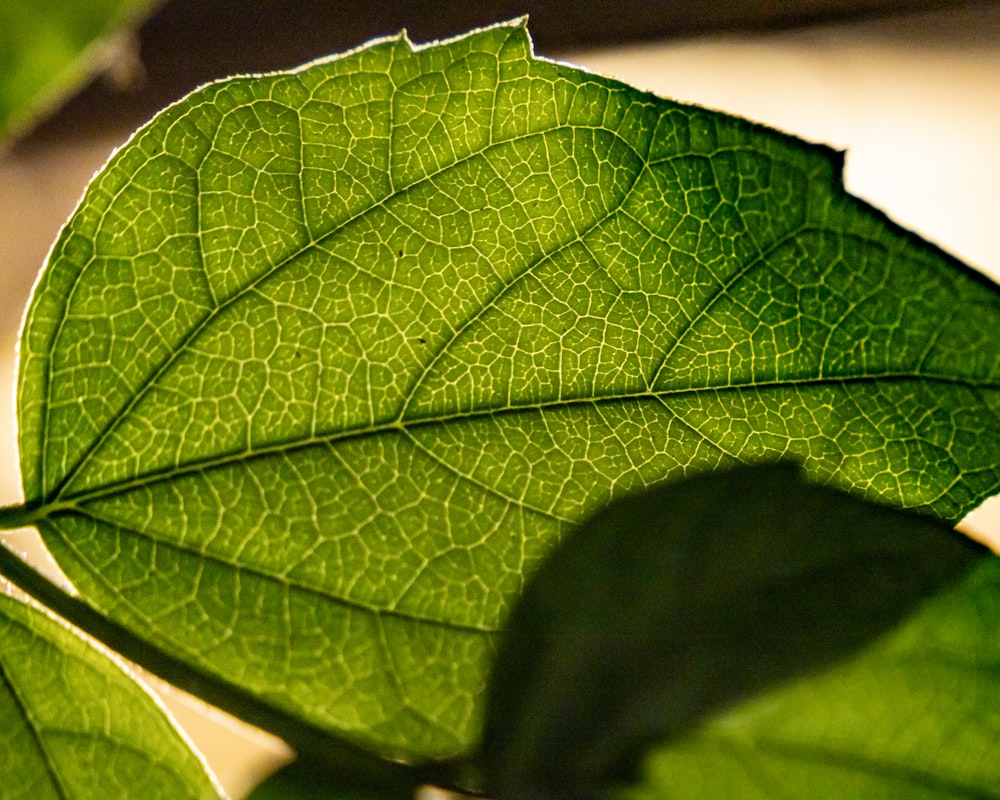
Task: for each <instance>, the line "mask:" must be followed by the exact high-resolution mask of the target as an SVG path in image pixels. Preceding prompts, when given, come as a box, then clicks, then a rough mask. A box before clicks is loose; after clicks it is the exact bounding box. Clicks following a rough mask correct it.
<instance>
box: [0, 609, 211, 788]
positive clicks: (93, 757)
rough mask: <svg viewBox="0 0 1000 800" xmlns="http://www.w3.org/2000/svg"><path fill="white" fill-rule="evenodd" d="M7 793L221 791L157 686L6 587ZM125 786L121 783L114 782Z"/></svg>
mask: <svg viewBox="0 0 1000 800" xmlns="http://www.w3.org/2000/svg"><path fill="white" fill-rule="evenodd" d="M0 631H2V637H0V638H2V641H3V651H2V653H0V718H2V720H3V725H2V728H3V739H4V747H3V749H2V755H0V768H2V773H3V776H4V797H9V798H88V797H93V798H98V797H107V796H109V795H112V796H126V795H130V794H133V793H134V791H135V789H136V787H137V786H141V787H142V790H143V791H144V792H147V793H148V794H149V796H164V797H191V798H218V797H220V796H222V795H221V790H220V789H219V788H218V787H217V785H216V784H215V783H214V781H213V779H212V778H210V777H209V775H208V774H207V773H206V770H205V766H204V764H203V763H202V762H201V761H200V759H199V757H198V756H196V755H195V754H194V753H193V751H192V750H191V748H190V744H189V743H188V742H187V741H186V740H185V739H183V738H182V736H181V735H180V734H179V733H178V731H177V729H176V728H175V727H174V726H173V723H172V722H170V721H169V720H168V718H167V715H166V713H165V712H164V710H163V709H162V708H161V707H160V706H159V705H158V704H157V702H156V701H155V700H154V699H153V698H152V696H151V695H150V694H149V692H148V691H147V690H145V689H143V688H141V687H140V686H139V685H138V684H137V683H136V682H135V680H134V679H133V678H132V676H130V675H128V674H127V673H126V672H125V670H124V669H122V667H121V666H120V665H119V664H117V663H115V662H112V661H111V660H110V659H109V658H108V657H107V656H106V655H105V654H104V653H102V652H100V651H99V650H97V649H96V648H94V647H93V646H91V645H90V644H89V643H88V642H86V641H85V640H83V638H82V637H80V636H79V635H78V634H76V633H74V632H72V631H71V630H70V629H69V628H67V627H66V626H64V625H63V624H60V623H59V622H57V621H55V620H53V619H52V618H50V617H48V616H47V615H45V614H43V613H42V612H41V611H38V610H37V609H34V608H32V607H30V606H28V605H26V604H24V603H21V602H20V601H17V600H14V599H13V598H11V597H9V596H8V595H2V594H0ZM116 786H117V787H118V788H117V789H116V788H115V787H116Z"/></svg>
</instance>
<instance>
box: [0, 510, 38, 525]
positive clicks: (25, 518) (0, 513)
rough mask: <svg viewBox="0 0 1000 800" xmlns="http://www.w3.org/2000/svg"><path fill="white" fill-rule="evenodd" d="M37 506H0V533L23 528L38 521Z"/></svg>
mask: <svg viewBox="0 0 1000 800" xmlns="http://www.w3.org/2000/svg"><path fill="white" fill-rule="evenodd" d="M38 511H39V509H38V506H36V505H32V504H27V503H26V504H24V505H18V506H0V531H12V530H14V529H15V528H25V527H27V526H28V525H33V524H34V523H35V522H37V521H38Z"/></svg>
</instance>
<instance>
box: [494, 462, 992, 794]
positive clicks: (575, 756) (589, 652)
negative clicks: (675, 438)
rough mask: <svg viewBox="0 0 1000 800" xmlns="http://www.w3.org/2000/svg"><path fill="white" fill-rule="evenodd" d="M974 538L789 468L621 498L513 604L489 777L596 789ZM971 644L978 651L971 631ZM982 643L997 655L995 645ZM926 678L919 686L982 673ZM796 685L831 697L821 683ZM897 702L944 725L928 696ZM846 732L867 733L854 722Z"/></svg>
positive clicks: (890, 619) (867, 692)
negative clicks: (915, 702) (914, 702)
mask: <svg viewBox="0 0 1000 800" xmlns="http://www.w3.org/2000/svg"><path fill="white" fill-rule="evenodd" d="M983 553H984V550H983V548H982V547H980V546H979V545H976V544H974V543H973V542H971V541H970V540H968V539H965V538H964V537H962V536H961V535H960V534H957V533H955V532H954V531H952V530H951V529H949V528H948V527H947V526H946V525H942V524H941V523H938V522H936V521H934V520H932V519H930V518H928V517H925V516H921V515H915V514H911V513H905V512H901V511H896V510H893V509H888V508H883V507H879V506H874V505H869V504H866V503H864V502H862V501H859V500H857V499H855V498H853V497H850V496H848V495H844V494H841V493H838V492H833V491H831V490H829V489H826V488H822V487H817V486H812V485H809V484H806V483H802V482H800V481H799V480H797V474H796V472H795V470H794V469H793V468H788V467H782V466H768V467H758V468H755V469H743V470H740V471H735V472H721V473H715V474H712V475H704V476H700V477H696V478H692V479H690V480H688V481H686V482H681V483H678V484H672V485H668V486H663V487H659V488H657V489H654V490H651V491H650V492H648V493H645V494H641V495H638V496H636V497H633V498H629V499H627V500H624V501H621V502H619V503H618V504H616V505H614V506H612V507H611V508H609V509H607V510H606V511H605V512H603V513H601V514H599V515H598V516H597V517H595V518H594V519H593V520H591V521H590V522H588V523H586V524H585V525H584V526H583V527H582V528H581V530H580V531H579V532H577V533H575V534H573V536H571V537H570V538H569V539H568V541H567V542H566V543H565V544H563V545H562V546H561V547H560V548H559V549H558V550H557V551H556V552H555V553H554V555H553V557H552V558H551V559H550V560H549V561H548V562H547V563H546V564H545V565H544V566H543V567H542V568H541V569H540V570H539V572H538V573H537V575H536V577H535V579H534V580H533V581H532V582H531V583H529V585H528V587H527V589H526V590H525V592H524V595H523V596H522V598H521V601H520V603H519V604H518V605H517V606H516V607H515V609H514V612H513V614H512V616H511V619H510V624H509V627H508V629H507V633H506V636H505V639H504V643H503V646H502V647H501V650H500V653H499V656H498V658H497V662H496V665H495V671H494V676H493V679H492V682H491V685H490V693H489V706H488V712H487V718H486V730H485V734H484V744H483V751H484V754H485V759H486V762H487V766H488V775H487V785H488V786H490V787H491V788H492V789H494V790H497V791H498V794H499V796H500V797H501V798H536V797H537V798H568V797H572V798H582V797H588V796H597V795H598V794H600V793H602V792H601V790H602V789H604V790H606V789H607V787H608V785H609V783H610V782H612V781H613V780H621V779H622V778H623V777H624V776H627V775H629V774H631V773H632V771H633V770H634V768H635V766H636V763H637V758H638V756H639V755H640V754H641V753H642V751H643V750H644V749H645V748H646V747H648V746H649V745H650V744H651V743H653V742H656V741H658V740H664V739H667V740H671V741H673V740H676V739H678V738H680V737H683V736H684V735H685V734H687V733H688V732H690V731H691V729H692V728H693V727H695V726H696V725H698V724H700V723H703V722H705V721H706V720H712V719H716V718H718V717H719V716H720V715H725V713H726V711H727V710H728V709H729V708H730V707H732V706H733V705H735V704H737V703H739V702H740V701H743V700H745V699H746V698H748V697H753V696H755V695H758V694H760V693H761V692H763V691H765V690H768V689H771V688H773V687H774V686H777V685H779V684H782V683H784V682H787V681H788V680H789V679H792V678H796V677H800V676H804V675H808V674H810V673H813V672H815V671H817V670H822V669H824V668H826V667H829V666H830V665H831V664H834V663H836V662H837V661H838V660H841V659H843V658H845V657H846V656H848V655H850V654H852V653H854V652H855V651H857V650H858V649H859V648H860V647H862V646H864V645H865V644H868V643H870V642H871V641H872V640H873V639H874V638H875V637H877V636H879V635H880V634H883V633H885V632H886V631H888V630H890V629H892V628H893V627H895V626H896V625H898V623H899V622H900V621H901V620H902V619H903V618H905V617H906V616H907V614H908V613H910V612H911V611H912V610H913V608H914V607H915V606H917V604H918V603H920V601H922V600H925V599H926V598H927V597H928V596H930V595H932V594H933V593H934V592H935V591H937V590H939V589H940V588H941V587H942V586H943V585H946V584H948V583H953V582H955V581H956V580H957V578H958V577H960V576H961V575H963V574H964V573H965V572H966V571H968V569H969V568H970V567H971V566H972V565H974V564H976V563H979V562H980V561H982V560H983ZM987 558H988V559H989V560H990V561H993V560H994V558H993V557H992V556H987ZM947 623H948V620H947V619H941V620H939V621H937V625H939V626H940V625H946V624H947ZM923 624H924V625H925V627H929V624H930V623H929V622H928V621H926V620H925V621H924V623H923ZM968 644H969V646H970V647H971V648H972V650H971V651H970V652H978V651H977V650H976V649H975V648H976V647H977V645H980V644H981V643H980V642H979V641H978V640H971V641H969V642H968ZM990 657H992V658H993V659H997V658H998V657H1000V652H998V651H997V648H996V647H994V648H993V652H992V653H991V654H990ZM882 677H883V676H882V675H878V677H877V678H876V677H873V678H872V680H871V681H864V680H856V681H855V683H854V685H853V686H852V687H851V690H852V691H853V693H854V694H853V696H851V695H849V696H848V697H846V698H844V697H838V698H837V699H838V700H841V701H843V700H852V701H853V702H854V703H855V704H857V705H861V704H863V703H864V702H867V700H866V699H867V698H870V697H871V696H872V695H873V694H874V693H876V692H878V691H880V690H881V689H882V688H883V686H882V684H881V683H880V679H881V678H882ZM926 677H927V678H929V679H931V680H930V681H929V686H928V687H927V688H928V689H930V687H931V686H935V688H939V689H941V688H944V689H947V688H949V687H950V688H951V689H953V690H955V691H956V692H961V691H963V690H970V689H971V690H974V689H975V687H976V685H977V684H976V683H975V682H974V681H972V682H970V681H969V680H968V679H966V680H964V681H958V682H955V683H953V684H949V683H943V684H935V682H934V680H933V678H932V673H927V675H926ZM934 677H935V678H936V677H937V676H934ZM964 677H966V678H968V676H964ZM819 685H820V686H822V685H823V684H822V682H820V683H819ZM918 685H919V684H918ZM806 691H811V692H812V694H810V695H809V697H810V700H811V702H812V703H813V704H815V703H817V702H823V699H824V698H823V697H822V694H821V691H820V690H818V689H817V687H815V686H810V688H808V689H806ZM939 702H940V700H939ZM948 705H950V704H948ZM804 706H806V707H808V706H809V703H805V704H804ZM786 711H787V712H788V713H789V715H790V716H793V717H794V716H795V715H796V714H797V713H799V712H798V711H796V707H795V706H794V705H793V704H788V705H787V707H786ZM896 711H897V712H898V713H899V714H900V715H903V716H910V717H911V718H913V717H915V720H914V721H915V722H920V721H923V722H924V723H925V725H926V726H929V727H930V730H929V731H928V733H935V734H940V731H938V730H936V729H935V728H934V727H933V726H934V723H936V722H937V721H938V718H939V715H938V712H936V711H935V710H933V709H927V708H925V706H924V705H922V704H921V705H919V706H917V707H916V708H914V707H912V706H909V707H908V706H906V705H905V704H903V705H901V707H900V708H899V709H896ZM925 712H926V713H925ZM807 713H808V712H807ZM921 714H925V716H926V720H922V717H921ZM945 716H946V717H948V716H949V715H947V714H946V715H945ZM992 716H993V717H994V718H995V717H996V715H995V714H993V715H992ZM771 719H772V720H773V719H774V717H772V718H771ZM831 719H832V720H835V719H836V716H835V715H831ZM956 722H957V718H952V722H951V723H949V725H951V724H954V723H956ZM996 723H997V720H996V719H994V724H993V725H992V726H991V728H990V732H992V733H994V734H995V733H997V732H998V729H997V724H996ZM719 724H720V726H722V727H723V728H724V727H725V726H724V724H723V723H719ZM834 724H835V722H834ZM767 732H768V731H767V729H766V728H765V729H764V733H765V734H766V733H767ZM826 732H827V733H830V732H831V730H830V729H829V728H828V729H827V731H826ZM852 733H853V734H854V735H857V736H858V737H859V739H858V744H859V746H860V745H861V742H862V741H863V740H864V739H863V738H862V732H861V730H860V729H858V728H854V729H853V730H852ZM864 746H865V747H868V745H864ZM949 746H950V745H949ZM865 752H867V753H868V754H869V757H871V758H872V759H874V760H877V759H878V758H879V752H878V750H877V748H876V749H874V750H870V749H869V750H865ZM712 755H714V753H712ZM691 768H692V769H699V768H700V767H699V766H698V765H697V763H696V762H695V761H692V767H691ZM994 772H995V773H996V774H1000V772H998V771H994ZM662 773H663V774H664V775H673V771H672V769H670V770H666V769H665V770H662ZM714 777H715V778H716V779H718V777H719V776H718V774H715V775H714ZM662 785H663V786H664V787H670V788H671V790H673V789H674V788H676V789H677V791H678V795H677V796H681V797H743V796H744V795H742V794H739V793H738V792H735V787H733V789H734V791H730V790H729V787H728V785H727V784H725V783H718V784H713V786H714V787H715V788H717V789H718V790H719V791H716V792H712V791H700V790H699V791H690V789H689V787H688V786H687V785H686V784H684V783H683V781H678V780H675V779H674V778H672V777H670V778H669V779H668V778H665V779H664V782H663V784H662ZM805 785H806V784H802V786H800V787H799V788H800V789H801V788H804V786H805ZM699 788H700V787H699ZM723 789H726V790H725V791H723ZM654 794H655V792H654ZM877 795H878V796H885V797H888V796H892V797H896V796H898V795H896V794H893V793H892V792H878V793H877ZM664 796H670V795H669V794H667V795H664ZM773 796H784V795H780V794H778V795H773ZM795 796H798V795H795ZM841 796H842V797H870V796H875V794H866V793H864V792H862V793H852V792H847V793H846V794H842V795H841Z"/></svg>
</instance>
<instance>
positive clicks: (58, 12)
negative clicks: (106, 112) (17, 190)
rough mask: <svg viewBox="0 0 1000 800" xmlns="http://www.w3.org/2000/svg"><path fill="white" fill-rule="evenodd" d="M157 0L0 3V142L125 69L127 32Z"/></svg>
mask: <svg viewBox="0 0 1000 800" xmlns="http://www.w3.org/2000/svg"><path fill="white" fill-rule="evenodd" d="M155 4H156V2H155V0H47V1H46V2H45V3H44V5H43V6H41V7H40V4H39V3H37V2H34V1H33V0H5V2H3V3H0V75H2V76H3V80H0V143H2V141H3V140H6V139H8V138H10V137H12V136H14V135H16V134H18V133H20V132H22V131H23V130H25V129H26V128H27V127H29V126H30V125H31V124H32V123H33V122H34V121H35V120H36V119H37V118H38V117H39V116H41V115H42V114H44V113H45V112H46V111H47V110H48V109H49V108H51V107H52V106H54V105H56V104H57V103H58V102H59V101H60V100H61V99H62V98H63V97H65V96H66V95H68V94H69V93H70V92H72V91H73V90H74V89H78V88H80V87H81V86H82V85H83V84H84V83H85V82H86V80H87V79H88V78H90V77H92V76H93V75H95V74H97V73H99V72H102V71H107V72H109V73H110V74H112V75H114V74H115V72H116V69H118V68H119V67H120V68H122V69H127V63H128V60H129V56H128V47H127V44H126V43H127V41H128V39H127V38H125V37H127V32H128V31H129V30H130V29H131V28H133V27H134V26H136V25H137V24H138V23H139V22H140V21H141V20H142V19H143V18H144V16H145V15H146V14H147V13H148V12H149V11H151V10H152V8H153V7H154V5H155Z"/></svg>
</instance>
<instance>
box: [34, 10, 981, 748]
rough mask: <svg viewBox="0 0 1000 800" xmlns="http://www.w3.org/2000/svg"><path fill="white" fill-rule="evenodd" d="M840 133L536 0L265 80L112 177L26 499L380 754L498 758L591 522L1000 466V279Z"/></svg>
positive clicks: (936, 505)
mask: <svg viewBox="0 0 1000 800" xmlns="http://www.w3.org/2000/svg"><path fill="white" fill-rule="evenodd" d="M840 164H841V159H840V157H839V156H838V155H836V154H834V153H832V152H831V151H829V150H827V149H825V148H822V147H816V146H810V145H805V144H803V143H802V142H799V141H797V140H795V139H792V138H790V137H787V136H785V135H782V134H779V133H776V132H774V131H770V130H767V129H764V128H761V127H758V126H755V125H753V124H750V123H747V122H745V121H742V120H738V119H733V118H730V117H727V116H725V115H722V114H718V113H714V112H708V111H704V110H701V109H697V108H692V107H688V106H683V105H678V104H676V103H672V102H670V101H667V100H662V99H659V98H656V97H653V96H651V95H648V94H645V93H642V92H639V91H636V90H634V89H631V88H629V87H626V86H623V85H621V84H619V83H616V82H614V81H611V80H608V79H605V78H600V77H597V76H593V75H589V74H587V73H585V72H581V71H578V70H575V69H573V68H570V67H567V66H563V65H558V64H555V63H551V62H548V61H544V60H540V59H536V58H534V57H533V56H532V54H531V52H530V43H529V40H528V37H527V33H526V31H525V30H524V28H523V26H522V24H521V23H512V24H506V25H500V26H497V27H493V28H489V29H486V30H483V31H478V32H475V33H473V34H470V35H468V36H465V37H462V38H459V39H456V40H454V41H451V42H448V43H445V44H441V45H436V46H433V47H425V48H414V47H413V46H412V45H411V44H410V43H409V42H408V41H407V40H406V39H405V38H404V37H402V36H400V37H394V38H390V39H385V40H381V41H377V42H374V43H372V44H369V45H367V46H365V47H363V48H361V49H360V50H357V51H354V52H353V53H349V54H347V55H345V56H341V57H336V58H331V59H327V60H323V61H320V62H317V63H315V64H313V65H310V66H308V67H305V68H302V69H300V70H296V71H293V72H290V73H279V74H274V75H270V76H264V77H252V78H234V79H231V80H227V81H224V82H220V83H217V84H214V85H211V86H208V87H206V88H203V89H202V90H200V91H198V92H196V93H195V94H193V95H191V96H190V97H188V98H186V99H184V100H183V101H181V102H179V103H177V104H176V105H174V106H172V107H170V108H169V109H167V110H166V111H164V112H163V113H162V114H161V115H160V116H158V117H157V118H156V119H154V120H153V121H152V122H151V123H150V124H149V125H148V126H147V127H146V128H144V129H143V130H141V131H140V132H139V133H137V134H136V135H135V137H134V138H133V139H132V140H131V141H130V142H129V143H128V144H127V145H126V146H125V147H123V148H122V149H121V150H120V151H119V152H118V153H117V154H116V155H115V157H114V158H113V159H112V160H111V162H109V164H108V165H107V167H106V168H105V169H104V170H103V172H102V173H101V174H100V175H99V176H98V177H97V178H96V179H95V180H94V182H93V184H92V185H91V186H90V188H89V189H88V191H87V194H86V196H85V198H84V200H83V201H82V204H81V206H80V208H79V209H78V210H77V212H76V213H75V214H74V216H73V217H72V219H71V220H70V221H69V223H68V224H67V226H66V228H65V230H64V231H63V232H62V234H61V236H60V238H59V240H58V242H57V243H56V245H55V247H54V250H53V253H52V255H51V257H50V260H49V263H48V265H47V268H46V270H45V274H44V275H43V277H42V278H41V280H40V282H39V284H38V286H37V288H36V291H35V294H34V296H33V298H32V301H31V304H30V307H29V309H28V312H27V318H26V322H25V327H24V332H23V337H22V342H21V351H20V353H21V362H20V374H19V390H18V391H19V396H18V421H19V437H20V449H21V468H22V477H23V483H24V488H25V494H26V500H27V502H28V504H29V505H30V507H31V508H32V509H33V513H34V516H35V519H36V521H37V524H38V527H39V529H40V531H41V533H42V535H43V537H44V539H45V541H46V544H47V545H48V547H49V548H50V549H51V550H52V552H53V553H54V555H55V557H56V559H57V560H58V561H59V563H60V565H61V566H62V568H63V569H64V570H65V571H66V573H67V574H68V575H69V577H70V578H71V580H72V581H73V582H74V583H75V584H76V585H77V587H78V588H79V590H80V591H81V593H82V594H83V595H84V596H85V597H86V598H88V599H89V601H90V602H92V603H94V604H95V605H96V606H97V607H98V608H99V609H101V610H103V611H104V612H105V613H107V614H108V615H110V616H111V617H112V618H113V619H115V620H117V621H119V622H121V623H122V624H124V625H126V626H129V627H131V628H132V629H133V630H135V631H136V632H137V633H138V634H140V635H143V636H146V637H148V638H149V639H150V640H151V641H152V642H154V643H155V644H157V645H158V646H159V647H161V648H163V649H165V650H167V651H169V652H170V653H172V654H174V655H177V656H179V657H182V658H186V659H188V660H189V661H190V663H191V664H192V665H193V667H195V668H197V669H199V670H202V671H208V672H210V673H212V674H213V675H215V676H217V677H219V678H221V679H224V680H228V681H231V682H233V683H234V684H236V685H238V686H240V687H243V688H244V689H246V690H248V691H251V692H254V693H256V694H257V695H258V696H260V697H261V698H263V699H264V700H265V701H266V702H268V703H270V704H272V705H273V706H275V707H277V708H281V709H285V710H286V711H288V712H289V713H292V714H296V715H300V716H301V717H302V718H304V719H306V720H308V721H309V722H310V723H312V724H315V725H318V726H322V727H325V728H327V729H329V730H334V731H340V732H342V733H343V734H345V735H347V736H349V737H350V738H351V739H352V740H354V741H357V742H362V743H367V745H368V746H371V747H374V748H377V749H379V750H381V751H383V752H387V753H395V754H400V755H408V756H410V757H419V756H428V757H431V756H433V757H444V756H449V755H452V754H456V753H461V752H463V751H467V750H468V749H469V748H470V746H471V744H472V742H473V741H474V740H475V737H476V733H477V730H478V728H479V725H480V717H481V697H482V692H483V686H484V682H485V675H486V672H487V670H488V667H489V664H490V661H491V658H492V655H493V651H494V645H495V638H496V632H497V631H498V630H499V629H500V628H501V626H502V624H503V620H504V617H505V614H506V611H507V608H508V606H509V604H510V602H511V600H512V598H513V597H515V596H516V595H517V593H518V592H519V591H520V589H521V587H522V585H523V582H524V580H525V576H526V574H528V573H530V571H531V570H532V569H533V567H534V565H535V564H537V562H538V560H539V559H540V558H541V557H542V556H543V555H544V554H545V553H546V552H548V550H549V549H550V547H551V546H552V545H553V544H554V543H555V542H556V541H557V540H558V539H559V538H560V536H561V535H562V534H563V533H564V532H565V531H567V530H568V529H569V528H570V527H571V526H572V525H573V524H574V523H576V522H578V521H579V520H581V519H583V518H584V516H585V515H587V514H588V513H589V512H591V511H592V510H594V509H595V508H597V507H599V506H600V505H602V504H604V503H605V502H607V501H608V500H609V499H611V498H612V497H615V496H618V495H620V494H623V493H625V492H628V491H631V490H634V489H638V488H642V487H645V486H648V485H650V484H654V483H656V482H659V481H663V480H666V479H668V478H674V477H678V476H681V475H683V474H686V473H688V472H692V471H702V470H707V469H711V468H714V467H717V466H719V465H722V464H728V463H733V462H737V461H756V460H760V459H763V458H771V457H774V456H775V455H786V456H787V455H793V454H794V455H796V456H797V457H798V458H800V459H801V460H802V461H803V463H804V465H805V468H806V470H807V471H808V472H809V474H810V475H812V476H813V477H814V478H817V479H820V480H825V481H830V482H832V483H835V484H837V485H840V486H846V487H850V488H851V489H852V490H853V491H856V492H857V493H859V494H862V495H867V496H871V497H877V498H881V499H883V500H885V501H886V502H890V503H893V504H898V505H902V506H913V507H923V508H927V509H930V510H933V511H935V512H936V513H938V514H940V515H942V516H944V517H947V518H955V517H958V516H960V515H962V514H963V513H964V512H966V511H967V510H969V509H970V508H972V507H973V506H975V505H976V504H977V503H978V502H979V501H980V500H981V499H982V498H983V497H984V496H986V495H987V494H989V493H991V492H993V491H995V490H996V488H997V486H998V484H1000V480H998V478H1000V472H998V460H997V456H996V454H997V453H998V452H1000V420H998V416H997V410H998V406H1000V392H998V383H997V374H998V369H1000V348H998V346H997V340H996V336H995V333H996V330H997V328H998V325H1000V300H998V295H997V292H996V288H995V287H994V286H993V285H991V284H989V283H988V282H987V281H986V280H984V279H983V278H981V277H979V276H978V275H975V274H973V273H972V272H971V271H970V270H969V269H967V268H965V267H962V266H961V265H959V264H957V263H956V262H954V261H953V260H951V259H949V258H948V257H947V256H945V255H943V254H942V253H940V252H939V251H937V250H935V249H934V248H933V247H931V246H929V245H926V244H923V243H921V242H920V241H919V240H918V239H916V238H915V237H914V236H912V235H911V234H908V233H905V232H903V231H900V230H898V229H897V228H895V227H894V226H893V225H891V224H889V223H888V222H886V220H885V219H884V218H883V217H882V216H881V215H880V214H878V213H877V212H873V211H872V210H871V209H869V208H867V207H866V206H864V205H863V204H861V203H859V202H858V201H856V200H854V199H852V198H850V197H848V196H847V195H845V193H844V191H843V189H842V186H841V182H840V174H839V173H840Z"/></svg>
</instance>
